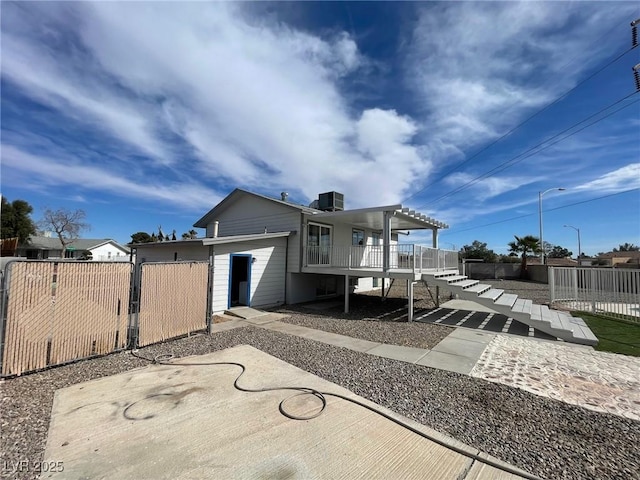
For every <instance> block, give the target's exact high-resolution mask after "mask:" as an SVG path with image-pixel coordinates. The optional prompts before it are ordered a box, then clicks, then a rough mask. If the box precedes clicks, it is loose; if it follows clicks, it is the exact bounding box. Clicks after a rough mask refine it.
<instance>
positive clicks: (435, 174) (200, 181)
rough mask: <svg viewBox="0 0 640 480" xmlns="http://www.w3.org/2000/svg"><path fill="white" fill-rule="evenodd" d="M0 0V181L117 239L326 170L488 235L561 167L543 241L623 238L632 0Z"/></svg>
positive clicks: (632, 138)
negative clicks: (77, 213)
mask: <svg viewBox="0 0 640 480" xmlns="http://www.w3.org/2000/svg"><path fill="white" fill-rule="evenodd" d="M0 8H2V30H1V35H2V38H1V39H2V59H1V67H2V69H1V82H2V83H1V88H2V91H1V95H2V110H1V115H2V117H1V120H2V139H1V140H2V152H1V153H2V156H1V161H2V165H1V167H2V168H1V175H2V176H1V182H2V183H1V186H2V194H3V195H4V196H6V197H7V198H8V199H9V200H15V199H18V198H20V199H24V200H27V201H28V202H29V203H31V204H32V205H33V206H34V209H35V212H34V215H33V216H34V218H35V219H36V220H37V219H39V217H40V216H41V214H42V210H43V209H44V208H45V207H50V208H60V207H65V208H69V209H76V208H82V209H84V210H85V211H86V212H87V220H88V222H89V223H90V224H91V225H92V229H91V231H89V232H86V233H85V234H84V236H85V237H92V238H102V237H111V238H114V239H116V240H118V241H120V242H128V241H129V240H130V235H131V234H132V233H134V232H137V231H148V232H151V231H154V230H157V227H158V226H159V225H162V228H163V230H164V231H165V232H170V231H171V230H173V229H175V230H176V231H177V233H178V236H179V235H180V234H181V233H182V232H185V231H188V230H189V229H190V228H191V227H192V224H193V222H195V221H196V220H197V219H198V218H200V217H201V216H202V215H203V214H204V213H206V212H207V211H208V210H209V209H210V208H211V207H213V206H214V205H215V204H216V203H217V202H219V201H220V200H221V199H222V198H224V197H225V196H226V195H227V194H228V193H229V192H230V191H231V190H233V188H235V187H241V188H245V189H248V190H252V191H256V192H259V193H263V194H266V195H271V196H275V197H278V196H279V193H280V192H281V191H283V190H286V191H288V192H289V194H290V197H289V198H290V200H292V201H295V202H298V203H304V204H309V203H310V202H311V201H312V200H314V199H315V198H317V194H318V193H320V192H325V191H330V190H336V191H339V192H342V193H344V194H345V202H346V206H347V208H359V207H367V206H374V205H387V204H395V203H403V205H404V206H408V207H411V208H415V209H417V210H419V211H421V212H423V213H425V214H427V215H429V216H432V217H434V218H436V219H438V220H441V221H444V222H446V223H448V224H449V225H450V226H451V228H450V229H449V230H445V231H443V233H442V235H441V237H440V240H441V246H442V247H445V248H451V247H453V246H455V248H456V249H458V248H460V247H461V246H462V245H464V244H470V243H471V242H472V241H473V240H476V239H477V240H480V241H483V242H486V243H488V245H489V247H490V248H492V249H494V250H495V251H496V252H497V253H505V252H506V250H507V243H508V242H509V241H511V240H512V239H513V235H514V234H516V235H527V234H533V235H538V192H541V191H546V190H548V189H551V188H555V187H562V188H565V189H566V190H565V191H562V192H559V191H550V192H548V193H547V194H546V195H545V196H544V197H543V200H544V202H543V208H544V212H545V213H544V232H545V233H544V238H545V240H546V241H548V242H551V243H552V244H559V245H563V246H565V247H567V248H569V249H570V250H573V251H574V253H576V252H577V235H576V231H575V230H573V229H570V228H565V227H563V225H565V224H569V225H573V226H575V227H577V228H580V231H581V240H582V250H583V252H586V253H588V254H595V253H597V252H600V251H609V250H610V249H611V248H613V247H616V246H618V245H619V244H621V243H624V242H630V243H635V244H640V103H638V101H639V100H640V94H636V95H632V94H633V93H634V91H635V84H634V79H633V74H632V67H633V66H634V65H635V64H637V63H639V62H640V54H639V52H640V48H636V49H633V50H631V51H628V50H630V47H631V28H630V26H629V24H630V22H631V21H632V20H634V19H636V18H638V17H640V9H639V8H638V7H637V4H636V3H632V2H620V3H615V2H570V3H569V2H567V3H564V2H526V3H516V2H508V3H507V2H505V3H492V2H420V3H410V2H406V3H405V2H403V3H385V2H376V3H365V2H353V3H351V2H327V3H313V2H300V3H270V2H261V3H249V2H245V3H166V2H158V3H154V2H139V3H120V2H99V3H78V2H69V3H56V2H42V3H40V2H38V3H36V2H20V3H9V2H2V4H1V6H0ZM625 52H626V53H625ZM621 54H622V55H621ZM618 56H620V58H619V59H618V60H616V61H615V62H613V63H611V64H610V65H608V66H606V65H607V64H608V63H610V62H611V61H612V60H613V59H615V58H616V57H618ZM605 66H606V68H603V67H605ZM598 70H601V71H600V72H599V73H596V72H598ZM590 76H591V78H589V77H590ZM571 89H574V90H573V91H571V92H570V93H569V94H568V95H566V96H565V97H563V98H561V99H560V100H559V101H557V102H555V103H553V104H552V105H551V106H550V107H548V108H547V109H546V110H544V111H542V112H540V111H541V110H542V109H543V108H544V107H545V106H547V105H549V104H551V103H552V102H554V101H556V100H557V99H558V98H560V97H561V96H562V95H563V94H564V93H565V92H567V91H570V90H571ZM625 97H627V98H625ZM616 102H618V103H616ZM611 105H613V106H611ZM609 106H611V107H610V108H608V109H607V107H609ZM538 112H540V113H538ZM598 112H600V113H598ZM536 113H538V114H537V115H535V116H533V117H532V118H531V119H530V120H528V121H526V120H527V119H528V118H529V117H531V116H532V115H534V114H536ZM607 115H608V116H607ZM586 119H588V120H586ZM584 120H586V123H582V124H581V123H579V122H581V121H584ZM525 121H526V122H525ZM523 122H525V123H524V124H523V125H522V126H520V127H518V126H519V125H520V124H522V123H523ZM594 122H595V123H594ZM589 123H593V125H589ZM516 127H517V128H516ZM583 127H586V128H584V129H583V130H581V131H577V130H578V129H580V128H583ZM561 132H564V133H561ZM568 135H570V136H568ZM565 137H566V138H565ZM549 139H551V140H549ZM553 142H557V143H553ZM542 147H545V148H544V149H542V150H541V148H542ZM409 239H410V240H409ZM426 239H427V237H426V236H425V237H422V236H420V235H412V236H410V237H408V239H407V241H411V242H417V243H421V242H424V243H427V240H426Z"/></svg>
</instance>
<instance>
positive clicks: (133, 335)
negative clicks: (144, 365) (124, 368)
mask: <svg viewBox="0 0 640 480" xmlns="http://www.w3.org/2000/svg"><path fill="white" fill-rule="evenodd" d="M141 286H142V263H138V264H136V265H134V266H133V274H132V275H131V298H130V299H129V302H130V304H131V306H130V311H131V313H130V314H129V329H128V331H129V341H128V346H127V348H128V349H131V350H133V349H135V348H137V347H138V338H139V337H140V331H139V329H140V316H139V315H140V291H141Z"/></svg>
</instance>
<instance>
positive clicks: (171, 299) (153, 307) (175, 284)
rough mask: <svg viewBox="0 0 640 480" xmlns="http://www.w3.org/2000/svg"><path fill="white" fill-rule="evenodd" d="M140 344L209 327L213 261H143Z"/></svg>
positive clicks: (139, 315) (139, 318) (139, 320)
mask: <svg viewBox="0 0 640 480" xmlns="http://www.w3.org/2000/svg"><path fill="white" fill-rule="evenodd" d="M140 273H141V275H140V277H141V278H140V304H139V313H138V322H137V327H138V346H140V347H144V346H146V345H149V344H151V343H156V342H161V341H163V340H167V339H169V338H173V337H178V336H181V335H186V334H188V333H190V332H194V331H197V330H203V329H205V328H207V299H208V294H207V292H208V284H209V264H208V263H207V262H172V263H143V264H142V268H141V272H140Z"/></svg>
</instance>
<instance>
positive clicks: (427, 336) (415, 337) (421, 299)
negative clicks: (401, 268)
mask: <svg viewBox="0 0 640 480" xmlns="http://www.w3.org/2000/svg"><path fill="white" fill-rule="evenodd" d="M481 283H487V284H490V285H493V286H495V288H501V289H503V290H505V292H507V293H515V294H517V295H518V296H519V297H522V298H527V299H529V300H533V301H534V303H538V304H548V303H549V287H548V285H546V284H544V283H536V282H529V281H523V280H482V281H481ZM440 292H441V293H440V302H441V304H442V303H444V302H446V301H447V300H450V298H451V297H450V292H447V291H445V289H444V288H442V289H441V290H440ZM434 295H435V292H434ZM321 303H325V304H326V305H327V306H328V308H326V309H322V310H319V309H318V307H317V305H320V304H321ZM349 306H350V312H349V313H348V314H345V313H344V312H343V308H344V307H343V300H339V301H336V300H335V299H331V300H327V301H326V302H314V303H312V304H306V305H305V304H302V305H288V306H287V307H286V308H282V309H278V310H277V311H278V312H279V313H287V314H291V317H289V318H284V319H282V321H283V322H287V323H293V324H296V325H302V326H304V327H309V328H315V329H318V330H324V331H326V332H332V333H338V334H341V335H348V336H350V337H355V338H360V339H362V340H370V341H372V342H382V343H391V344H394V345H402V346H407V347H417V348H429V349H431V348H433V347H434V346H436V345H437V344H438V343H439V342H440V340H442V339H443V338H444V337H446V336H447V335H448V334H449V333H451V329H450V328H449V327H446V326H443V325H433V324H418V323H407V298H406V286H405V284H404V283H403V282H396V284H395V285H394V286H392V287H391V290H390V291H389V296H388V298H387V299H386V300H385V301H384V302H382V301H380V291H379V290H378V291H372V292H363V293H359V294H357V295H352V296H351V297H350V301H349ZM414 307H415V312H416V315H418V314H420V313H424V312H425V311H427V310H430V309H433V308H435V302H434V299H433V298H432V297H431V295H430V294H429V291H428V290H427V288H426V287H425V286H424V284H422V283H418V284H416V285H415V287H414ZM365 322H366V324H365ZM390 323H391V325H390ZM394 323H395V324H394Z"/></svg>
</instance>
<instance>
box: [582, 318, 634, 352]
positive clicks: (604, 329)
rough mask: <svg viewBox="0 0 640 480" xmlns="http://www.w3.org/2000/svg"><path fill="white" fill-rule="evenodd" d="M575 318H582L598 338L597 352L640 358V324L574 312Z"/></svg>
mask: <svg viewBox="0 0 640 480" xmlns="http://www.w3.org/2000/svg"><path fill="white" fill-rule="evenodd" d="M573 316H574V317H580V318H582V319H583V320H584V321H585V323H586V324H587V325H588V326H589V328H590V329H591V331H592V332H593V334H594V335H595V336H596V337H598V340H599V343H598V346H597V347H595V348H596V350H601V351H603V352H613V353H622V354H624V355H633V356H635V357H640V324H633V323H629V322H625V321H621V320H614V319H611V318H605V317H601V316H600V315H593V314H592V313H586V312H573Z"/></svg>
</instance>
